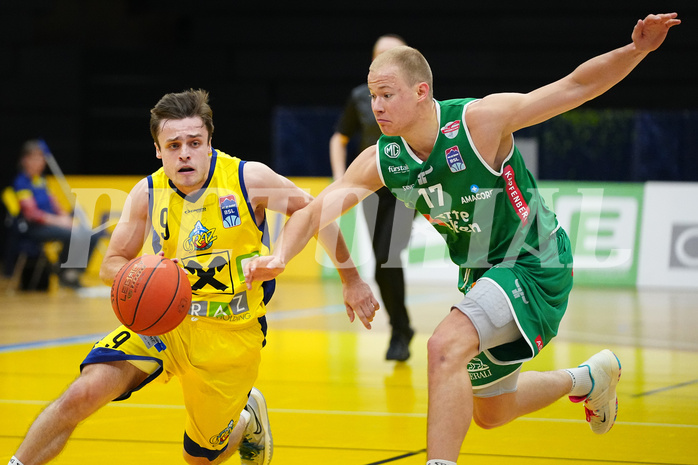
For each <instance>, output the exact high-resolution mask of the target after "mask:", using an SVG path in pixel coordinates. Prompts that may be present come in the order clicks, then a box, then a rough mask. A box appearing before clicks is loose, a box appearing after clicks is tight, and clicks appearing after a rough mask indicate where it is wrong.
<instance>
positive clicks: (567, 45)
mask: <svg viewBox="0 0 698 465" xmlns="http://www.w3.org/2000/svg"><path fill="white" fill-rule="evenodd" d="M277 3H278V5H275V4H277ZM294 3H295V2H283V3H282V2H239V1H232V0H215V1H205V0H203V1H197V2H183V1H173V0H113V1H89V0H22V1H21V2H20V1H3V2H0V18H1V22H2V24H1V25H0V63H2V72H1V73H0V88H2V98H1V99H0V100H1V101H0V131H1V132H2V140H3V142H4V143H3V144H2V147H3V148H2V150H3V152H4V153H3V160H4V161H5V167H6V169H5V170H3V171H2V181H3V185H4V184H6V183H8V182H9V180H10V179H11V177H12V175H13V173H14V159H15V157H16V156H17V153H18V150H19V147H20V146H21V144H22V142H23V141H24V140H26V139H28V138H32V137H44V138H45V139H46V141H47V142H48V144H49V145H50V146H51V148H52V151H53V153H54V155H55V156H56V158H57V160H58V161H59V163H60V165H61V167H62V168H63V171H64V172H65V173H67V174H144V175H145V174H148V173H150V172H151V171H153V170H154V169H156V168H157V167H158V166H159V162H158V161H157V160H156V159H155V157H154V149H153V147H152V139H151V138H150V134H149V131H148V120H149V112H148V111H149V109H150V108H151V107H152V106H153V105H154V104H155V103H156V102H157V100H158V99H159V98H160V97H161V96H162V95H163V94H165V93H167V92H177V91H181V90H183V89H186V88H190V87H193V88H199V87H201V88H205V89H207V90H209V91H210V92H211V104H212V107H213V109H214V120H215V124H216V132H215V134H214V139H213V140H214V146H216V147H218V148H220V149H222V150H224V151H226V152H228V153H231V154H235V155H238V156H240V157H242V158H246V159H251V160H259V161H263V162H266V163H269V164H272V165H273V157H274V154H276V155H277V156H278V155H279V154H281V156H283V154H284V149H283V147H278V146H275V143H274V138H275V133H274V131H275V124H277V123H278V122H277V123H275V122H274V115H275V114H277V113H275V112H278V111H279V109H289V108H290V109H303V111H308V109H313V108H317V109H318V114H320V115H326V116H325V121H324V124H325V126H326V127H325V128H324V129H323V131H324V132H322V133H321V134H319V135H318V136H317V139H318V140H317V141H316V142H317V144H318V145H319V146H321V147H323V150H324V148H325V147H326V144H327V139H326V137H327V134H326V132H327V130H328V129H327V128H331V125H332V122H328V121H327V120H328V119H329V118H330V117H332V116H333V115H334V114H335V113H336V112H338V111H339V109H340V108H341V106H342V105H343V104H344V101H345V99H346V97H347V94H348V92H349V89H350V88H352V87H353V86H355V85H356V84H358V83H360V82H363V81H364V80H365V77H366V74H367V68H368V65H369V62H370V49H371V46H372V44H373V42H374V40H375V39H376V37H377V36H379V35H380V34H382V33H385V32H393V33H397V34H400V35H402V36H403V37H405V38H406V39H407V41H408V42H409V43H410V45H412V46H415V47H416V48H418V49H420V50H421V51H422V52H423V53H424V55H425V56H426V57H427V59H428V60H429V61H430V63H431V65H432V68H433V71H434V75H435V85H434V87H435V96H436V98H438V99H445V98H452V97H479V96H484V95H486V94H488V93H491V92H496V91H521V92H526V91H529V90H531V89H533V88H535V87H538V86H540V85H543V84H546V83H548V82H550V81H552V80H555V79H557V78H560V77H562V76H564V75H565V74H567V73H569V72H570V71H571V70H572V69H574V67H575V66H577V65H578V64H580V63H581V62H582V61H584V60H586V59H588V58H590V57H592V56H594V55H597V54H600V53H603V52H605V51H608V50H610V49H612V48H615V47H618V46H622V45H625V44H626V43H628V42H629V40H630V33H631V31H632V28H633V26H634V24H635V22H636V21H637V19H639V18H643V17H645V16H646V14H647V13H651V12H658V11H657V10H658V9H661V10H663V11H678V12H679V16H680V17H681V18H682V20H683V21H684V23H683V24H682V25H680V26H679V27H677V28H674V29H673V30H672V31H671V32H670V34H669V37H668V39H667V41H666V42H665V44H664V45H663V46H662V48H661V49H660V50H659V51H658V52H656V53H653V54H651V55H650V56H649V57H648V58H647V59H646V60H645V61H644V62H643V63H641V64H640V66H639V67H638V69H637V70H635V71H634V72H633V73H632V74H631V76H629V77H628V78H627V79H626V80H625V81H623V82H622V83H621V84H620V85H619V86H617V87H616V88H614V89H612V90H611V91H610V92H609V93H607V94H606V95H604V96H602V97H600V98H598V99H597V100H595V101H593V102H590V103H588V104H587V105H586V106H585V107H584V108H585V109H597V110H603V111H606V110H610V111H621V112H622V111H628V110H631V111H633V112H636V111H647V112H651V113H652V112H660V113H663V114H665V115H670V116H672V115H673V116H672V117H676V115H679V120H680V121H682V123H681V124H685V125H687V128H686V133H687V134H689V139H690V140H689V141H688V145H687V147H693V148H696V147H695V146H692V145H691V144H694V141H695V137H696V136H695V134H696V133H698V130H697V129H698V128H697V127H695V122H696V118H693V119H690V118H689V121H688V122H685V121H684V120H683V119H681V116H680V115H683V114H693V113H692V112H694V111H696V110H698V91H697V90H696V82H697V79H696V78H698V71H696V68H697V67H696V59H697V58H698V33H697V31H698V2H696V1H695V0H677V1H654V2H650V1H645V0H633V1H608V0H604V1H600V0H586V1H584V2H552V1H543V2H516V3H515V4H511V2H474V1H460V2H459V1H456V2H453V1H451V2H424V1H421V2H416V1H411V0H406V1H401V2H380V1H375V0H374V1H370V2H369V1H363V0H359V1H353V2H344V1H335V2H318V1H313V2H297V3H299V4H294ZM263 5H264V6H263ZM266 5H274V6H273V7H270V6H266ZM333 112H334V113H333ZM666 124H667V125H668V126H670V127H675V126H676V123H672V122H671V121H669V122H668V123H666ZM682 137H683V136H682ZM691 137H692V139H691ZM669 139H672V138H671V137H669ZM655 145H657V146H658V149H659V150H660V151H661V149H662V146H663V144H655ZM675 150H678V151H679V152H681V154H682V155H681V156H685V157H686V159H687V160H688V159H689V158H690V160H695V159H696V156H695V151H692V153H690V154H687V153H686V147H684V146H683V145H682V146H681V147H679V148H678V149H676V148H675ZM549 163H551V162H550V161H549ZM552 163H554V161H553V162H552ZM693 163H694V165H692V167H694V168H696V169H695V171H696V173H698V165H696V164H695V161H693ZM685 168H686V167H685V166H684V170H683V171H682V170H679V173H681V172H685V171H686V169H685ZM689 168H691V165H689ZM597 171H598V170H597ZM601 171H603V170H601ZM290 174H297V173H290ZM326 174H327V175H329V171H328V172H327V173H326ZM647 176H648V177H649V178H651V177H652V173H649V174H648V175H647ZM670 176H671V174H670ZM610 179H613V176H612V175H611V177H610ZM689 179H690V178H689ZM694 179H698V174H697V175H696V178H694Z"/></svg>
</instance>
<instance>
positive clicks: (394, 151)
mask: <svg viewBox="0 0 698 465" xmlns="http://www.w3.org/2000/svg"><path fill="white" fill-rule="evenodd" d="M383 153H384V154H385V156H386V157H388V158H397V157H399V156H400V144H398V143H397V142H391V143H389V144H388V145H386V146H385V147H384V148H383Z"/></svg>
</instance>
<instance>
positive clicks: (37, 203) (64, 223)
mask: <svg viewBox="0 0 698 465" xmlns="http://www.w3.org/2000/svg"><path fill="white" fill-rule="evenodd" d="M18 165H19V166H18V171H19V174H18V175H17V176H16V177H15V179H14V182H13V185H12V187H13V188H14V190H15V193H16V195H17V199H18V201H19V205H20V216H21V217H22V219H23V220H24V221H25V222H26V225H27V227H26V231H23V232H22V234H23V236H24V238H28V239H31V240H33V241H35V242H36V243H37V244H43V243H45V242H49V241H59V242H61V243H62V245H63V246H62V249H61V253H60V257H59V260H58V264H57V266H56V269H55V270H54V271H55V272H56V273H57V274H58V278H59V282H60V283H61V285H62V286H66V287H72V288H79V287H81V284H80V275H81V274H82V273H83V272H84V268H85V267H86V266H87V263H88V262H89V258H90V256H91V255H92V251H93V250H94V247H95V245H96V243H97V240H98V239H99V235H92V232H91V231H90V230H89V229H87V227H86V226H85V225H76V227H75V228H73V216H72V215H71V214H69V213H68V212H66V211H65V210H64V209H63V208H62V207H61V206H60V204H59V203H58V201H57V200H56V198H55V196H53V194H51V192H50V191H49V189H48V187H47V184H46V178H45V176H44V170H45V169H46V158H45V153H44V150H43V144H41V142H39V141H38V140H29V141H27V142H25V143H24V145H23V146H22V151H21V154H20V157H19V163H18ZM74 234H78V235H79V237H78V238H76V239H78V241H77V242H75V241H76V239H73V240H74V242H75V243H76V244H85V245H87V244H88V243H89V247H80V250H81V251H82V252H81V253H82V254H84V253H85V252H84V251H86V252H87V256H86V257H84V255H83V257H80V258H81V260H79V262H80V263H81V264H82V268H72V267H71V268H67V267H62V266H61V264H64V263H65V262H66V261H67V260H68V253H69V251H70V241H71V237H72V236H73V235H74Z"/></svg>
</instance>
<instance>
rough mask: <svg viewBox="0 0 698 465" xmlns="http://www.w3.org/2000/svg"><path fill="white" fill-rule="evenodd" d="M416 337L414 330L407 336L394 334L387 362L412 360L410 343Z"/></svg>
mask: <svg viewBox="0 0 698 465" xmlns="http://www.w3.org/2000/svg"><path fill="white" fill-rule="evenodd" d="M413 336H414V330H412V329H410V330H409V333H407V334H400V333H393V335H392V336H391V338H390V346H389V347H388V352H387V353H386V354H385V359H386V360H397V361H398V362H404V361H405V360H407V359H408V358H410V341H411V340H412V337H413Z"/></svg>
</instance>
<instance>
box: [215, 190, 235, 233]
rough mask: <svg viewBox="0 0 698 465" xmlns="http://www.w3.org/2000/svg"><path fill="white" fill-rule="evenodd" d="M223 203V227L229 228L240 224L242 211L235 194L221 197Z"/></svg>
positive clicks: (220, 200)
mask: <svg viewBox="0 0 698 465" xmlns="http://www.w3.org/2000/svg"><path fill="white" fill-rule="evenodd" d="M218 200H219V202H220V205H221V214H222V216H223V227H224V228H226V229H228V228H232V227H233V226H239V225H240V212H239V211H238V203H237V199H236V198H235V195H232V194H231V195H226V196H225V197H219V199H218Z"/></svg>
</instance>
